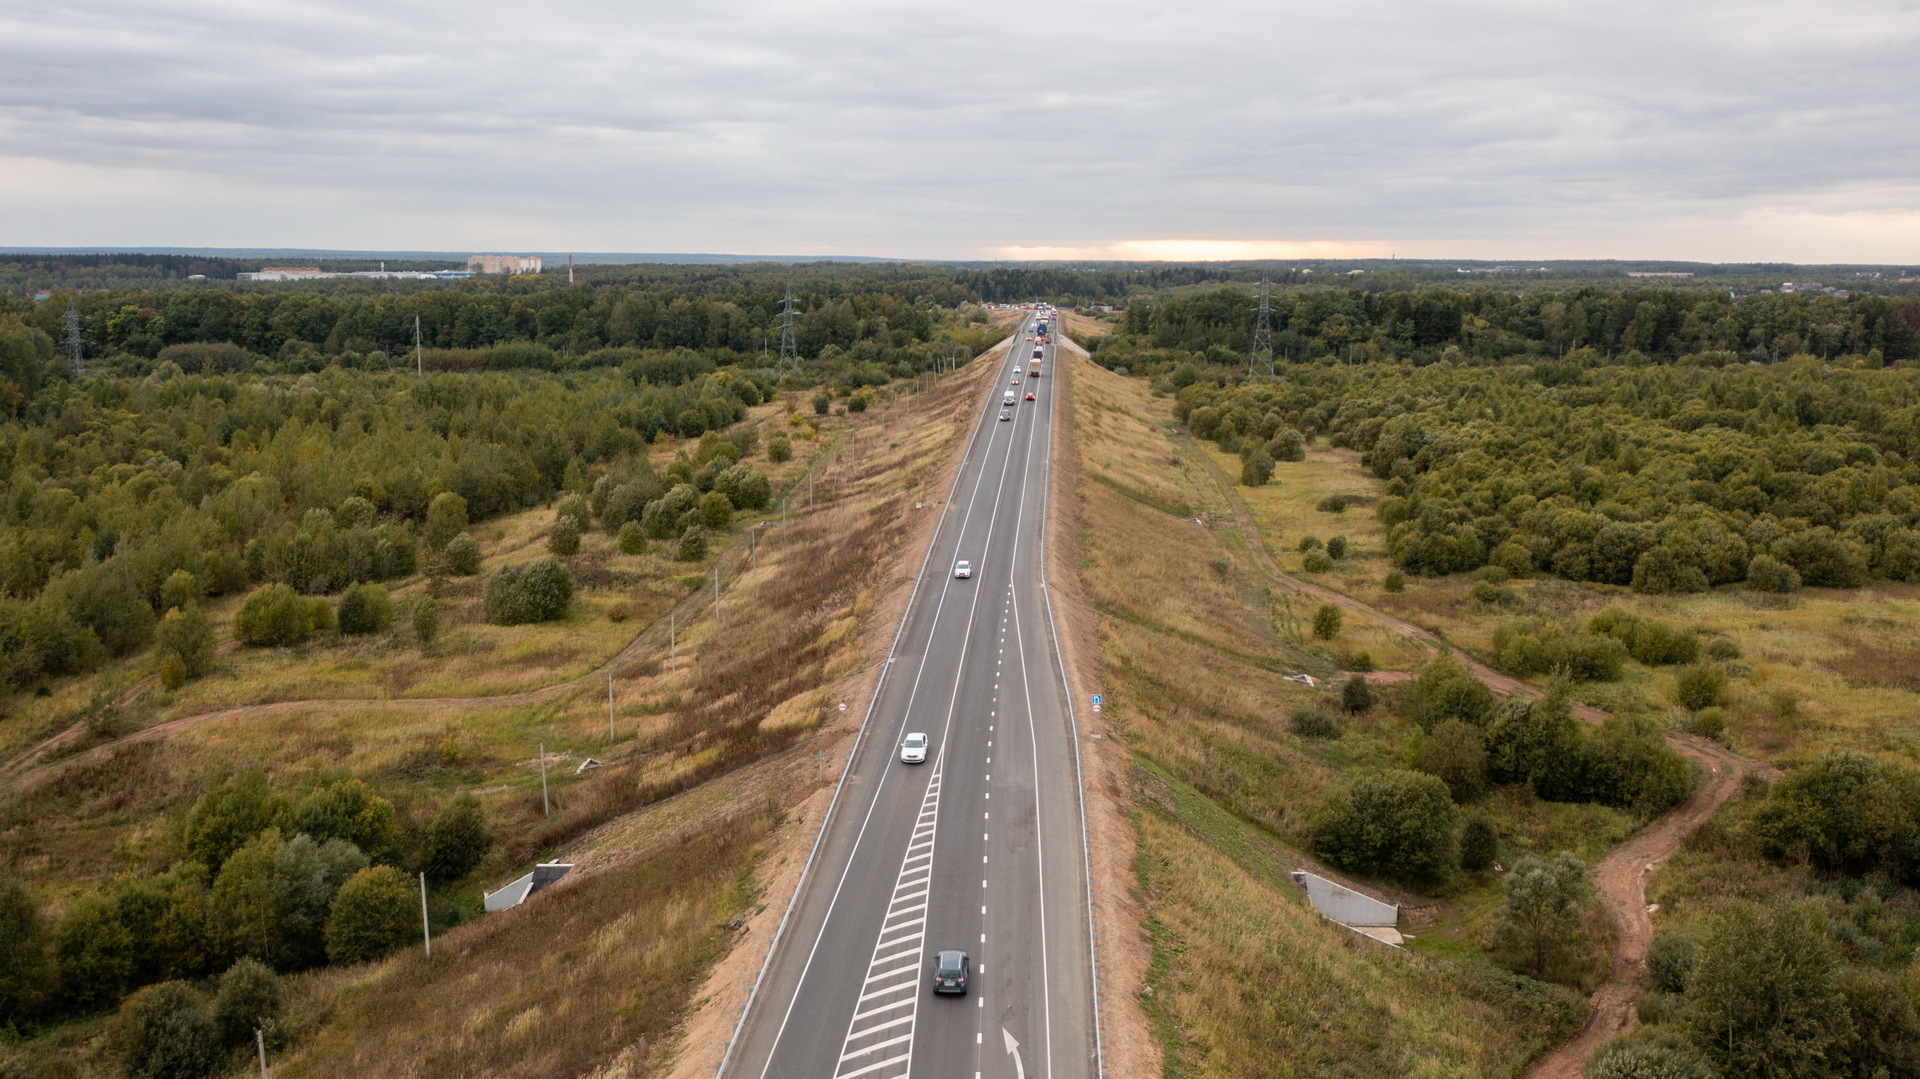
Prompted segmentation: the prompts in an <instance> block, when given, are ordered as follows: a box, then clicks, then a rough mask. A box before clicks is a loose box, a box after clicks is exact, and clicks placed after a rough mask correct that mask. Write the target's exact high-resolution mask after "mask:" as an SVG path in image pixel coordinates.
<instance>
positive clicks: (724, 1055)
mask: <svg viewBox="0 0 1920 1079" xmlns="http://www.w3.org/2000/svg"><path fill="white" fill-rule="evenodd" d="M1024 325H1025V322H1024V321H1023V322H1022V323H1021V326H1024ZM1019 334H1020V326H1016V327H1014V329H1013V330H1012V332H1011V333H1009V334H1008V335H1007V338H1006V341H1007V356H1008V357H1009V358H1011V357H1012V356H1013V342H1014V340H1015V338H1017V337H1018V336H1019ZM995 347H998V346H997V345H996V346H995ZM992 351H993V349H988V350H987V353H989V354H990V353H991V352H992ZM987 401H988V404H987V405H986V407H985V408H983V409H982V410H981V412H980V415H981V417H982V418H981V419H979V420H976V421H974V425H973V435H972V437H970V438H969V439H968V440H967V443H968V445H967V450H966V452H965V453H963V454H961V456H960V461H959V463H958V464H957V465H956V466H955V467H954V470H953V483H951V484H949V485H948V487H947V499H946V501H945V502H944V503H942V504H941V506H940V519H939V520H938V521H936V522H935V523H934V526H933V535H932V536H929V537H928V538H927V552H926V554H924V555H922V556H921V558H920V569H919V570H918V571H917V572H916V573H915V574H914V578H913V589H912V591H910V592H909V593H908V594H907V604H906V606H905V607H904V608H902V609H901V612H900V624H899V625H898V626H897V627H895V629H894V631H893V640H892V642H891V643H889V644H888V645H887V658H886V661H885V662H884V663H882V664H881V666H880V677H879V678H878V679H876V680H875V681H874V684H873V693H872V695H871V696H869V697H868V698H867V708H866V711H865V712H864V713H862V714H861V716H860V728H859V730H857V731H855V732H854V736H853V747H852V748H851V749H849V750H848V751H847V762H846V764H844V765H842V766H841V768H840V779H839V781H838V782H837V783H835V784H834V787H833V797H832V798H831V799H829V800H828V801H827V809H826V812H824V813H822V814H821V815H820V828H819V830H818V831H816V832H815V833H814V836H813V845H812V846H811V847H809V848H808V849H807V860H806V862H805V863H804V864H802V865H801V867H800V876H799V877H798V878H797V879H796V880H795V881H794V882H793V893H792V894H791V895H789V896H788V897H787V906H786V909H785V910H783V911H781V913H780V923H779V925H778V926H776V927H775V928H774V931H773V939H772V940H769V941H768V942H767V954H766V955H764V956H762V957H761V959H760V970H759V972H758V973H756V974H755V975H754V976H753V988H751V989H749V990H748V991H747V999H746V1003H744V1004H742V1005H740V1018H738V1019H735V1020H734V1021H733V1033H732V1034H730V1035H728V1036H727V1047H726V1049H724V1050H723V1051H722V1052H721V1054H720V1063H719V1065H718V1066H716V1067H715V1068H714V1069H713V1074H714V1076H715V1079H718V1077H719V1076H722V1075H725V1074H726V1071H727V1065H728V1064H730V1063H732V1062H733V1050H734V1048H735V1047H736V1046H738V1045H739V1044H740V1032H741V1030H743V1029H744V1028H745V1027H746V1025H747V1016H748V1015H750V1014H752V1012H753V1005H754V1001H755V1000H756V999H758V998H759V996H760V986H761V984H762V983H764V982H765V981H766V977H767V968H768V967H770V966H771V965H772V964H773V956H774V953H775V952H776V951H778V950H779V947H780V940H781V938H782V937H783V936H784V935H785V934H786V931H787V923H788V922H789V921H790V920H791V919H792V917H793V908H794V905H795V904H796V903H798V902H799V900H800V892H801V889H803V888H804V887H806V884H807V880H808V878H809V877H810V876H811V875H812V872H813V863H814V861H815V859H816V858H818V856H819V854H820V845H821V843H822V842H824V841H825V839H826V836H827V826H828V825H829V824H830V823H832V821H833V814H834V810H835V809H836V808H837V807H838V806H839V804H840V795H841V793H842V792H843V791H844V790H845V789H846V786H847V779H848V778H849V777H850V776H851V775H852V774H853V761H854V758H855V757H856V756H858V755H859V752H860V745H861V743H862V741H863V740H864V739H865V738H866V735H867V725H868V721H869V720H871V719H872V718H873V709H874V707H875V706H876V705H877V704H878V703H879V701H880V687H881V686H882V685H884V684H885V683H886V680H887V675H888V673H889V672H891V671H892V669H893V657H894V653H895V652H896V651H898V650H899V648H900V638H901V637H903V636H905V635H906V632H907V623H908V621H909V620H910V619H911V616H912V614H913V603H914V600H915V599H916V598H918V596H919V595H920V585H921V584H922V583H923V582H925V581H926V578H927V567H928V566H930V565H932V564H933V552H934V549H935V548H936V547H938V546H939V545H940V531H941V529H942V528H943V527H945V525H946V523H947V514H948V512H949V511H950V510H952V508H953V495H954V492H956V491H958V490H959V489H960V480H961V479H962V478H963V477H964V476H965V475H966V473H967V458H968V457H971V456H972V455H973V450H974V443H977V442H978V441H979V440H980V435H981V433H982V432H989V431H993V430H994V428H993V427H988V426H986V421H985V416H986V414H987V412H988V411H991V409H992V407H993V406H992V401H993V399H992V398H991V397H989V398H988V399H987ZM1048 411H1049V414H1051V411H1052V398H1051V397H1049V398H1048ZM992 443H993V438H992V436H991V435H989V436H988V438H987V444H988V445H989V446H991V445H992ZM1049 457H1051V454H1049ZM1045 542H1046V540H1045V536H1044V530H1043V534H1042V539H1041V543H1042V545H1043V550H1044V544H1045ZM1041 573H1042V575H1043V576H1044V574H1045V573H1046V568H1045V566H1044V564H1043V565H1042V567H1041ZM944 576H945V575H943V577H944ZM949 579H950V578H949Z"/></svg>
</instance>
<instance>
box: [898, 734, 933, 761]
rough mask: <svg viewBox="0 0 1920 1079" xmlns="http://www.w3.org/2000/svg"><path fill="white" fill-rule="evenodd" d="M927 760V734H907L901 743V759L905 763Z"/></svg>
mask: <svg viewBox="0 0 1920 1079" xmlns="http://www.w3.org/2000/svg"><path fill="white" fill-rule="evenodd" d="M926 760H927V736H926V735H924V734H921V733H919V732H917V731H916V732H914V733H913V734H909V735H907V740H906V741H904V742H901V743H900V761H901V763H903V764H925V763H926Z"/></svg>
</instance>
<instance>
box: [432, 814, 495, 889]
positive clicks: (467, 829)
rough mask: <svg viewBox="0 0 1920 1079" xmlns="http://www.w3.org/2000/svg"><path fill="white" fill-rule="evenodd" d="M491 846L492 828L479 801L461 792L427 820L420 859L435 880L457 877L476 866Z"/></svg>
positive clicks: (456, 878)
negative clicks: (488, 825) (459, 795)
mask: <svg viewBox="0 0 1920 1079" xmlns="http://www.w3.org/2000/svg"><path fill="white" fill-rule="evenodd" d="M491 849H493V831H492V829H490V828H488V827H487V816H486V814H485V813H484V812H482V811H481V809H480V801H479V799H477V798H475V797H474V796H473V795H471V794H467V795H462V796H461V797H459V798H456V799H454V800H453V801H451V802H449V803H447V804H446V806H444V807H443V808H442V809H441V810H440V812H438V813H436V814H434V816H433V819H432V820H431V821H429V822H428V823H427V834H426V842H425V844H424V849H423V850H422V852H421V861H422V862H423V863H424V865H425V868H426V871H427V876H428V877H431V878H432V879H434V880H436V881H450V880H459V879H460V878H461V877H464V876H466V875H467V874H468V873H471V872H473V871H474V870H475V869H476V868H478V867H479V865H480V863H481V862H482V861H485V860H486V857H487V852H488V851H489V850H491Z"/></svg>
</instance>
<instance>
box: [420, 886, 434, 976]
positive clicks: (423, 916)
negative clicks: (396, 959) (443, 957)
mask: <svg viewBox="0 0 1920 1079" xmlns="http://www.w3.org/2000/svg"><path fill="white" fill-rule="evenodd" d="M420 936H421V939H423V940H425V941H426V943H427V958H428V959H432V958H433V926H432V925H430V924H429V923H428V922H427V875H426V873H424V872H422V873H421V874H420Z"/></svg>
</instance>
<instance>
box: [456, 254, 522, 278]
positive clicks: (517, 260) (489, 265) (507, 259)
mask: <svg viewBox="0 0 1920 1079" xmlns="http://www.w3.org/2000/svg"><path fill="white" fill-rule="evenodd" d="M467 269H469V270H472V271H473V272H474V273H506V274H515V273H539V272H540V260H539V258H537V257H536V256H533V255H472V256H469V257H468V258H467Z"/></svg>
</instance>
